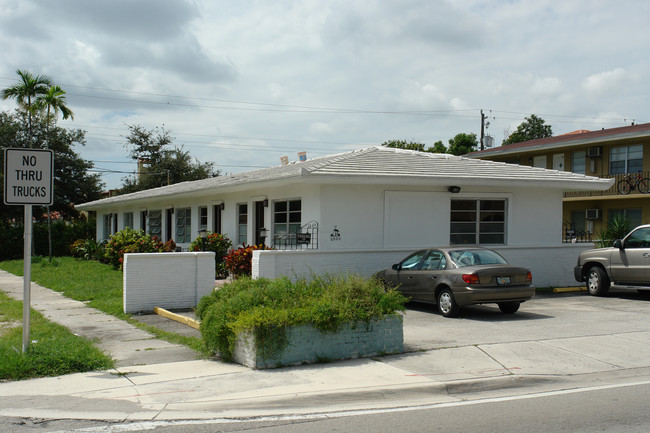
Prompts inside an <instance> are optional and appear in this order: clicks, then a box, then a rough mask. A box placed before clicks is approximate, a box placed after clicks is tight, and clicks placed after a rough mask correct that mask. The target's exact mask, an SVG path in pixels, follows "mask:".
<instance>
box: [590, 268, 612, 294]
mask: <svg viewBox="0 0 650 433" xmlns="http://www.w3.org/2000/svg"><path fill="white" fill-rule="evenodd" d="M587 290H588V291H589V294H590V295H593V296H605V295H606V294H607V291H608V290H609V277H608V276H607V274H606V273H605V271H604V270H603V268H601V267H599V266H593V267H592V268H591V269H589V274H588V275H587Z"/></svg>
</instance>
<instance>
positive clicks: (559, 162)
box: [553, 153, 564, 171]
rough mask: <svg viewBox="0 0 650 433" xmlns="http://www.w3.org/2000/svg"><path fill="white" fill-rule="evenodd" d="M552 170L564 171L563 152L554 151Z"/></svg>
mask: <svg viewBox="0 0 650 433" xmlns="http://www.w3.org/2000/svg"><path fill="white" fill-rule="evenodd" d="M553 170H559V171H564V154H563V153H556V154H555V155H553Z"/></svg>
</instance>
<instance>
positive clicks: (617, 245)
mask: <svg viewBox="0 0 650 433" xmlns="http://www.w3.org/2000/svg"><path fill="white" fill-rule="evenodd" d="M614 247H615V248H618V249H619V250H624V249H625V248H624V247H623V242H621V240H620V239H616V240H615V241H614Z"/></svg>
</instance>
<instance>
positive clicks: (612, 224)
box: [595, 215, 632, 248]
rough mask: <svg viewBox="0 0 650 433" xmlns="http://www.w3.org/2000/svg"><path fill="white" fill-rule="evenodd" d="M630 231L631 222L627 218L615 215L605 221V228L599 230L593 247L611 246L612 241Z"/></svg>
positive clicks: (621, 237)
mask: <svg viewBox="0 0 650 433" xmlns="http://www.w3.org/2000/svg"><path fill="white" fill-rule="evenodd" d="M630 231H632V223H630V220H629V218H627V217H625V216H622V215H617V216H615V217H614V218H611V219H610V220H609V221H607V228H605V229H602V230H601V231H600V233H599V234H598V240H597V241H596V242H595V247H596V248H607V247H611V246H612V244H613V243H614V241H616V240H617V239H623V238H624V237H625V236H626V235H627V234H628V233H629V232H630Z"/></svg>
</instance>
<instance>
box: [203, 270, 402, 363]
mask: <svg viewBox="0 0 650 433" xmlns="http://www.w3.org/2000/svg"><path fill="white" fill-rule="evenodd" d="M405 302H406V298H405V297H404V296H403V295H402V294H400V293H399V292H397V291H395V290H388V291H386V290H385V289H384V287H383V285H382V284H381V283H380V282H379V281H377V280H375V279H364V278H362V277H360V276H356V275H348V276H338V277H332V276H325V277H314V278H313V279H312V280H311V281H307V280H305V279H300V280H298V281H296V282H291V281H290V280H289V279H288V278H280V279H275V280H268V279H265V278H260V279H255V280H254V279H251V278H246V277H242V278H239V279H237V280H235V281H233V282H232V283H228V284H225V285H224V286H223V287H222V288H221V289H219V290H216V291H214V292H212V293H211V294H210V295H208V296H205V297H204V298H203V299H201V301H200V302H199V305H198V306H197V311H196V312H197V315H198V317H199V318H200V319H201V335H202V337H203V341H204V343H205V345H206V349H207V350H208V351H210V352H216V353H219V354H220V356H221V357H223V358H224V359H231V358H232V351H233V349H234V344H235V340H236V336H237V334H238V333H240V332H244V331H248V330H253V331H254V332H255V334H256V337H257V339H258V344H262V347H261V349H262V352H263V353H264V352H266V353H267V354H272V353H276V352H277V351H279V350H282V349H283V348H284V345H285V344H286V338H285V335H286V334H285V329H286V327H288V326H296V325H304V324H311V325H313V326H314V327H316V328H318V329H320V330H321V331H323V332H335V331H336V330H337V329H338V328H339V326H341V325H342V324H344V323H356V322H359V321H363V322H369V321H370V320H371V319H381V318H382V317H384V316H386V315H389V314H395V313H396V312H397V311H403V310H404V304H405Z"/></svg>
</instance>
